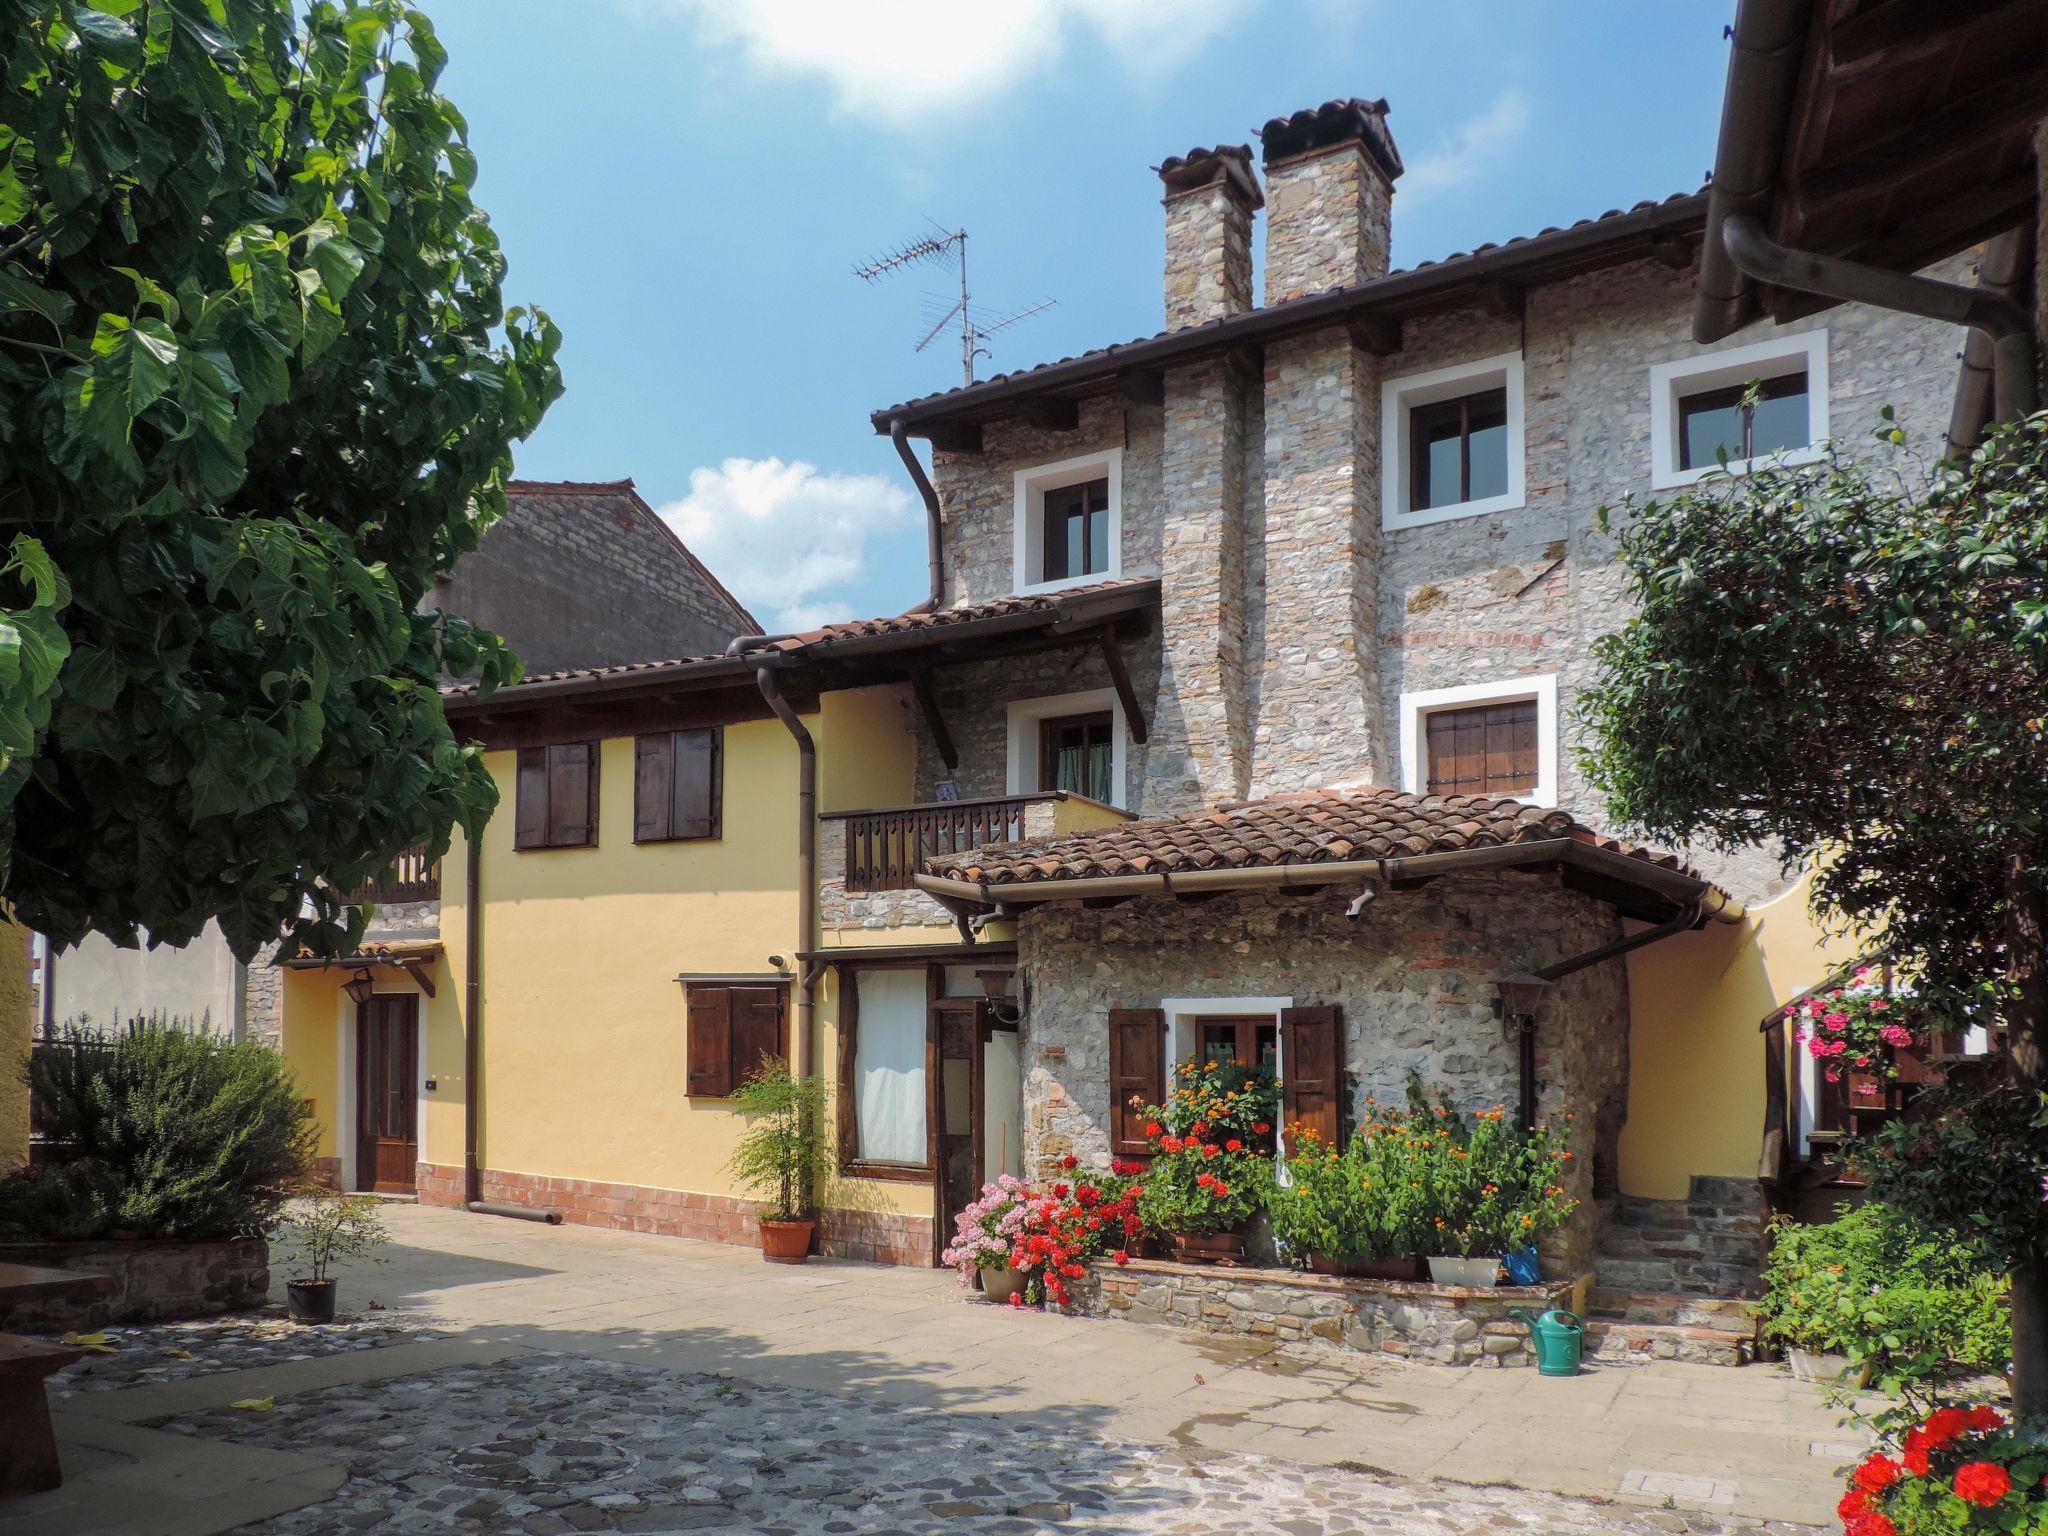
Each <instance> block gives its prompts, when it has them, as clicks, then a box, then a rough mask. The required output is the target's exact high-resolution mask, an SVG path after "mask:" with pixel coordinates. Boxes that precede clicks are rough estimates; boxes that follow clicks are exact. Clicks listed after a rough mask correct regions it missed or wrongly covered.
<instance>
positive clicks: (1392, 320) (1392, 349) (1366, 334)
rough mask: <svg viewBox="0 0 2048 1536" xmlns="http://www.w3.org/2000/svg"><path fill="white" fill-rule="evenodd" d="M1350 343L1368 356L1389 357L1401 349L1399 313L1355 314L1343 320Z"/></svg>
mask: <svg viewBox="0 0 2048 1536" xmlns="http://www.w3.org/2000/svg"><path fill="white" fill-rule="evenodd" d="M1344 329H1345V330H1347V331H1349V332H1350V333H1351V345H1353V346H1354V347H1356V348H1358V350H1359V351H1361V352H1363V353H1365V354H1367V355H1368V356H1370V357H1390V356H1392V355H1393V354H1394V353H1396V352H1398V351H1400V350H1401V317H1400V316H1399V315H1375V314H1356V315H1353V316H1351V318H1350V319H1348V320H1346V321H1345V322H1344Z"/></svg>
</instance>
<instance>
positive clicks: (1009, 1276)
mask: <svg viewBox="0 0 2048 1536" xmlns="http://www.w3.org/2000/svg"><path fill="white" fill-rule="evenodd" d="M1023 1289H1024V1274H1023V1272H1022V1271H1021V1270H1015V1269H1012V1268H1010V1267H1009V1266H1008V1265H1007V1264H1006V1265H1004V1266H1003V1267H1002V1268H1001V1269H984V1270H983V1271H982V1272H981V1294H982V1295H984V1296H986V1297H987V1298H988V1299H989V1300H990V1301H992V1302H994V1303H995V1304H996V1305H997V1306H1001V1307H1007V1306H1008V1305H1009V1304H1010V1298H1011V1297H1012V1296H1014V1295H1016V1294H1017V1293H1018V1292H1019V1291H1021V1290H1023Z"/></svg>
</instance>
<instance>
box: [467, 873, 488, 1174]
mask: <svg viewBox="0 0 2048 1536" xmlns="http://www.w3.org/2000/svg"><path fill="white" fill-rule="evenodd" d="M463 842H464V843H465V844H466V845H467V847H466V848H465V850H464V855H465V856H464V859H463V865H464V875H463V879H464V882H465V883H464V896H463V900H464V906H463V912H462V927H463V942H462V951H463V952H462V1012H463V1020H462V1024H463V1029H462V1203H463V1205H464V1206H466V1207H468V1208H470V1209H472V1210H473V1209H475V1207H476V1205H477V1203H478V1202H479V1201H480V1200H482V1198H483V1178H482V1175H481V1174H480V1173H479V1171H478V1169H477V1165H476V1139H477V1138H476V1128H477V1113H478V1110H479V1109H480V1108H481V1106H480V1105H479V1104H478V1102H477V1098H478V1094H477V1089H478V1086H479V1085H478V1082H477V1070H478V1066H479V1064H480V1063H481V1062H482V1060H483V1029H484V984H483V955H482V948H483V938H484V904H483V899H482V898H483V867H484V849H483V839H482V838H481V837H471V836H467V835H465V836H464V838H463Z"/></svg>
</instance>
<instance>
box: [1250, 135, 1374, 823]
mask: <svg viewBox="0 0 2048 1536" xmlns="http://www.w3.org/2000/svg"><path fill="white" fill-rule="evenodd" d="M1259 137H1260V141H1261V144H1262V146H1263V153H1264V159H1265V170H1266V197H1267V204H1268V209H1267V224H1266V302H1267V303H1268V304H1275V303H1282V302H1284V301H1286V300H1288V299H1291V298H1298V297H1300V296H1302V295H1303V294H1308V293H1319V292H1322V291H1324V290H1326V289H1329V288H1337V287H1344V286H1348V285H1350V284H1352V283H1357V282H1363V281H1366V280H1368V279H1370V278H1374V277H1380V276H1384V275H1385V273H1386V270H1387V234H1388V219H1389V214H1390V209H1391V204H1392V196H1393V179H1394V178H1395V177H1396V176H1398V175H1399V174H1400V172H1401V160H1400V156H1399V154H1398V153H1396V151H1395V149H1394V145H1393V141H1392V139H1391V138H1389V137H1388V135H1387V129H1386V103H1385V102H1367V101H1361V100H1352V101H1345V102H1330V103H1328V104H1326V105H1324V106H1322V107H1319V108H1315V109H1313V110H1311V111H1308V112H1298V113H1296V114H1295V115H1294V116H1293V117H1290V118H1284V119H1283V118H1276V119H1274V120H1273V121H1272V122H1270V123H1268V124H1267V125H1266V126H1265V128H1264V129H1263V130H1262V131H1261V132H1260V136H1259ZM1264 407H1265V408H1264V415H1263V421H1264V436H1265V461H1264V498H1265V505H1264V516H1263V520H1262V533H1261V539H1262V545H1261V549H1260V552H1259V555H1260V558H1259V561H1258V563H1259V565H1260V566H1261V567H1262V568H1263V570H1264V572H1265V580H1264V582H1263V584H1262V587H1261V590H1260V592H1259V594H1258V599H1259V602H1260V604H1261V609H1260V613H1259V617H1258V624H1257V629H1258V632H1259V633H1260V634H1261V635H1262V636H1263V642H1262V645H1261V647H1260V651H1259V654H1258V656H1257V658H1256V663H1257V664H1256V668H1255V670H1254V672H1253V676H1252V681H1251V692H1252V710H1251V714H1252V720H1253V725H1252V733H1251V763H1250V772H1249V779H1248V784H1249V790H1250V793H1251V794H1253V795H1254V796H1264V795H1271V794H1279V793H1284V792H1286V791H1290V790H1303V789H1322V788H1329V787H1332V786H1336V785H1344V784H1365V783H1391V782H1393V781H1394V780H1393V772H1394V763H1393V761H1392V758H1393V753H1392V752H1391V750H1390V749H1389V748H1388V746H1387V744H1386V743H1383V742H1381V741H1380V740H1379V739H1378V735H1379V731H1378V724H1379V720H1380V718H1381V715H1380V705H1379V666H1378V656H1377V628H1378V625H1377V610H1378V603H1377V596H1376V589H1377V585H1378V565H1379V522H1380V507H1379V478H1380V459H1379V453H1380V443H1379V369H1378V365H1377V363H1376V362H1375V360H1374V359H1373V358H1372V357H1371V356H1370V355H1368V354H1366V353H1365V352H1362V351H1360V350H1359V349H1358V347H1357V346H1356V345H1355V344H1354V342H1353V339H1352V336H1351V333H1350V332H1349V331H1348V330H1347V329H1346V328H1345V327H1343V326H1341V325H1337V326H1331V327H1329V328H1327V329H1324V330H1319V331H1313V332H1309V333H1306V334H1303V335H1298V336H1289V337H1284V338H1282V339H1280V340H1278V341H1275V342H1272V343H1270V344H1269V345H1268V346H1267V348H1266V352H1265V401H1264Z"/></svg>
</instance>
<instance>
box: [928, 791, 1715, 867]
mask: <svg viewBox="0 0 2048 1536" xmlns="http://www.w3.org/2000/svg"><path fill="white" fill-rule="evenodd" d="M1555 838H1571V839H1573V840H1575V841H1578V842H1583V843H1587V844H1589V845H1591V846H1593V847H1597V848H1603V849H1606V850H1608V851H1610V852H1614V853H1620V854H1623V855H1626V856H1627V857H1630V858H1634V859H1639V860H1641V861H1643V862H1644V863H1647V864H1654V865H1657V866H1659V867H1660V868H1664V869H1670V870H1677V871H1680V872H1682V873H1688V874H1689V873H1691V871H1689V870H1687V869H1686V868H1685V866H1684V865H1683V864H1682V863H1681V862H1680V861H1679V859H1678V858H1677V857H1675V856H1674V855H1671V854H1662V853H1655V852H1652V851H1650V850H1648V849H1643V848H1638V847H1635V846H1633V845H1631V844H1628V843H1623V842H1620V841H1617V840H1616V839H1614V838H1610V837H1605V836H1603V835H1601V834H1600V833H1598V832H1595V831H1594V830H1593V829H1592V828H1590V827H1588V826H1586V825H1585V824H1584V823H1582V822H1580V821H1578V820H1576V819H1575V818H1573V817H1572V816H1571V815H1570V814H1569V813H1568V812H1565V811H1559V810H1548V809H1545V808H1544V807H1542V806H1536V805H1527V804H1524V803H1523V802H1522V801H1519V800H1491V799H1483V798H1479V797H1476V796H1465V795H1411V794H1406V793H1403V792H1402V791H1400V790H1395V789H1376V788H1365V789H1341V790H1338V789H1333V790H1317V791H1312V792H1309V793H1304V794H1293V795H1279V796H1275V797H1274V798H1272V799H1270V800H1247V801H1241V802H1239V803H1236V804H1232V805H1223V806H1218V807H1216V808H1215V809H1214V810H1208V811H1198V812H1194V813H1191V814H1189V815H1186V816H1166V817H1160V818H1157V819H1155V820H1150V821H1130V822H1125V823H1123V824H1122V825H1121V826H1115V827H1106V828H1099V829H1097V830H1094V831H1089V832H1071V833H1067V834H1064V835H1062V836H1058V837H1043V838H1034V839H1031V840H1029V841H1025V842H1019V843H995V844H990V845H989V846H987V847H982V848H971V849H968V850H966V851H964V852H961V853H956V854H949V855H947V856H945V857H942V858H937V859H932V860H929V861H928V862H927V863H926V865H925V868H926V870H927V871H928V872H929V873H931V874H935V875H944V876H947V877H950V878H952V879H956V880H971V881H976V882H981V883H985V884H988V885H991V886H1000V885H1015V884H1027V883H1032V882H1041V881H1052V880H1085V879H1096V878H1101V877H1109V876H1116V875H1144V874H1159V873H1162V872H1164V873H1167V874H1172V873H1174V872H1176V871H1188V870H1198V869H1237V868H1264V867H1270V866H1274V865H1281V864H1328V863H1336V862H1340V861H1343V860H1347V859H1378V858H1389V859H1391V858H1404V857H1415V856H1417V855H1421V854H1430V853H1451V852H1456V851H1458V850H1461V849H1467V848H1492V847H1501V846H1505V845H1507V844H1510V843H1530V842H1539V841H1543V840H1547V839H1555Z"/></svg>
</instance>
